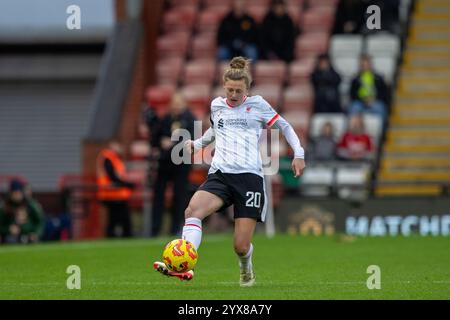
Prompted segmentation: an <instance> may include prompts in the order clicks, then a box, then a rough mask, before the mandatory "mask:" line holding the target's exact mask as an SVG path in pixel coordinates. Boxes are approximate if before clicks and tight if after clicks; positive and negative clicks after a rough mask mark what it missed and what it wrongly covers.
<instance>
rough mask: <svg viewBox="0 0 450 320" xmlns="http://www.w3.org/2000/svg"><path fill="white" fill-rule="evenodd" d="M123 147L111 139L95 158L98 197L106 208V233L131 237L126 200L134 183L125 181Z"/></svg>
mask: <svg viewBox="0 0 450 320" xmlns="http://www.w3.org/2000/svg"><path fill="white" fill-rule="evenodd" d="M125 179H126V168H125V163H124V160H123V147H122V145H121V144H120V143H119V142H118V141H115V140H113V141H111V142H110V143H109V146H108V148H106V149H104V150H102V151H101V152H100V154H99V156H98V158H97V184H98V188H99V191H98V199H99V200H100V201H102V203H103V204H104V205H105V207H106V208H107V209H108V223H107V227H106V235H107V236H108V237H131V235H132V233H131V217H130V209H129V205H128V202H129V200H130V198H131V192H132V189H133V188H135V184H134V183H132V182H129V181H126V180H125Z"/></svg>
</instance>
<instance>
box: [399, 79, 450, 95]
mask: <svg viewBox="0 0 450 320" xmlns="http://www.w3.org/2000/svg"><path fill="white" fill-rule="evenodd" d="M398 89H399V90H400V91H405V92H408V91H409V92H417V93H419V92H422V93H432V92H436V93H440V92H450V82H447V81H439V82H438V81H426V80H415V81H414V80H409V79H405V78H403V79H401V80H400V81H399V83H398Z"/></svg>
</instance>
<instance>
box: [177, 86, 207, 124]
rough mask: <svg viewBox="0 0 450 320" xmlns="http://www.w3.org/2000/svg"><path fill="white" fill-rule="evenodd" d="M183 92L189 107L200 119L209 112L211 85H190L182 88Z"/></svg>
mask: <svg viewBox="0 0 450 320" xmlns="http://www.w3.org/2000/svg"><path fill="white" fill-rule="evenodd" d="M181 91H182V93H183V95H184V97H185V99H186V102H187V103H188V105H189V109H190V110H191V111H192V112H193V113H194V115H196V117H197V118H198V119H202V118H203V116H202V115H204V114H206V113H208V112H209V109H210V104H211V100H210V99H211V85H208V84H189V85H186V86H184V87H182V88H181Z"/></svg>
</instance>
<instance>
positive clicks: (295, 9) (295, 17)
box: [287, 4, 303, 26]
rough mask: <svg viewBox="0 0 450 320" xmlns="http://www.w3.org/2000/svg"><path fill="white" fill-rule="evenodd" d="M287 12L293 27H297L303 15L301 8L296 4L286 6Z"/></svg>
mask: <svg viewBox="0 0 450 320" xmlns="http://www.w3.org/2000/svg"><path fill="white" fill-rule="evenodd" d="M287 12H288V14H289V16H290V17H291V19H292V21H293V22H294V25H296V26H298V25H299V24H300V20H301V17H302V13H303V9H302V7H301V6H299V5H297V4H289V5H288V6H287Z"/></svg>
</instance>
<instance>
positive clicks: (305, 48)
mask: <svg viewBox="0 0 450 320" xmlns="http://www.w3.org/2000/svg"><path fill="white" fill-rule="evenodd" d="M329 39H330V36H329V34H328V32H311V33H306V34H303V35H302V36H300V37H297V40H296V45H295V56H296V58H297V59H300V58H306V57H317V56H318V55H320V54H322V53H326V52H327V51H328V42H329Z"/></svg>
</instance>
